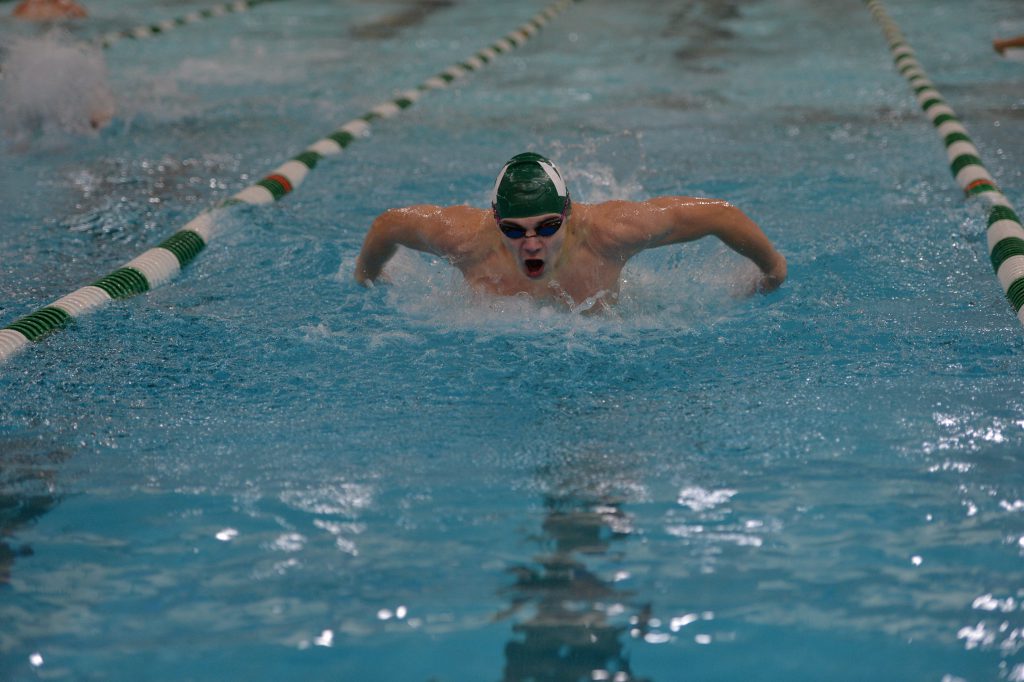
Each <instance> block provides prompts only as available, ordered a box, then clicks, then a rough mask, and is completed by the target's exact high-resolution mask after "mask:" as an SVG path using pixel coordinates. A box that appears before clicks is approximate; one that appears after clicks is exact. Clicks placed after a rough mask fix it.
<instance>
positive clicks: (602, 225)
mask: <svg viewBox="0 0 1024 682" xmlns="http://www.w3.org/2000/svg"><path fill="white" fill-rule="evenodd" d="M647 204H648V202H645V201H627V200H625V199H612V200H610V201H602V202H601V203H599V204H577V205H576V206H575V207H574V208H573V210H574V211H576V210H577V209H581V210H580V219H581V225H582V228H583V234H584V239H585V242H586V243H587V244H588V245H589V246H590V247H591V248H593V249H594V250H595V251H598V252H603V253H608V252H614V253H620V252H622V251H629V250H633V249H634V248H635V247H636V246H637V245H639V244H640V243H641V242H642V241H643V240H644V234H645V231H644V225H645V223H646V220H647V218H648V216H649V213H650V210H651V207H649V206H648V205H647Z"/></svg>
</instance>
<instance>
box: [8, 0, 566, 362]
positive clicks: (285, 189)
mask: <svg viewBox="0 0 1024 682" xmlns="http://www.w3.org/2000/svg"><path fill="white" fill-rule="evenodd" d="M259 1H263V2H268V1H269V0H259ZM575 1H578V0H575ZM573 2H574V0H558V1H557V2H555V3H553V4H551V5H549V6H548V7H547V8H546V9H544V10H542V11H540V12H538V13H537V14H536V15H534V16H533V18H531V19H530V20H529V21H528V22H526V23H525V24H523V25H522V26H520V27H519V28H517V29H516V30H514V31H512V32H511V33H509V34H508V35H506V36H505V37H503V38H501V39H499V40H498V41H497V42H495V43H493V44H492V45H490V46H489V47H486V48H484V49H482V50H480V51H479V52H477V53H476V54H474V55H473V56H471V57H469V58H468V59H466V60H465V61H462V62H459V63H457V64H453V65H452V66H450V67H448V68H447V69H445V70H444V71H442V72H441V73H439V74H437V75H436V76H432V77H430V78H428V79H427V80H425V81H423V82H422V83H421V84H420V85H418V86H417V87H415V88H413V89H410V90H406V91H405V92H401V93H399V94H398V95H397V96H396V97H395V98H394V99H391V100H388V101H385V102H382V103H381V104H378V105H377V106H375V107H373V108H372V109H371V110H370V111H368V112H367V113H365V114H363V115H362V116H360V117H359V118H356V119H353V120H351V121H349V122H348V123H345V124H344V125H342V126H340V127H338V128H337V129H336V130H335V131H333V132H332V133H331V134H329V135H327V136H325V137H323V138H321V139H319V140H317V141H316V142H314V143H313V144H311V145H309V146H308V147H306V149H304V150H303V151H302V152H301V153H300V154H297V155H296V156H294V157H292V158H291V159H289V160H288V161H286V162H285V163H283V164H281V165H280V166H278V167H277V168H275V169H274V170H273V171H271V172H270V173H269V174H268V175H267V176H266V177H264V178H263V179H261V180H260V181H259V182H256V183H255V184H252V185H250V186H248V187H246V188H245V189H243V190H241V191H240V192H238V193H237V194H235V195H234V196H232V197H231V198H229V199H227V200H225V201H222V202H220V203H219V204H217V205H216V206H214V207H212V208H210V209H207V210H205V211H203V212H202V213H200V214H199V215H198V216H196V217H195V218H193V219H192V220H191V221H190V222H188V223H187V224H186V225H185V226H184V227H182V228H181V229H180V230H178V231H177V232H175V233H174V234H172V235H171V236H170V237H169V238H168V239H166V240H165V241H164V242H163V243H161V244H159V245H158V246H156V247H154V248H152V249H150V250H148V251H146V252H145V253H143V254H142V255H140V256H138V257H137V258H135V259H133V260H131V261H129V262H128V263H125V264H124V265H123V266H122V267H120V268H118V269H117V270H115V271H114V272H112V273H110V274H109V275H107V276H106V277H103V278H101V279H99V280H97V281H96V282H94V283H93V284H90V285H88V286H84V287H82V288H81V289H78V290H77V291H74V292H72V293H70V294H68V295H67V296H64V297H62V298H60V299H57V300H56V301H54V302H53V303H51V304H49V305H48V306H44V307H43V308H40V309H39V310H37V311H35V312H33V313H31V314H29V315H26V316H25V317H22V318H20V319H18V320H16V321H15V322H12V323H11V324H9V325H7V326H6V327H4V328H2V329H0V362H4V361H6V360H7V359H8V358H10V357H11V356H12V355H14V354H15V353H17V352H18V351H19V350H20V349H22V348H23V347H24V346H26V345H28V344H29V343H32V342H36V341H39V340H40V339H42V338H45V337H46V336H47V335H48V334H50V333H52V332H55V331H57V330H59V329H63V328H64V327H67V326H68V325H69V324H71V323H72V322H74V320H75V319H76V318H78V317H81V316H82V315H85V314H87V313H89V312H91V311H93V310H95V309H97V308H99V307H101V306H103V305H105V304H107V303H109V302H110V301H111V300H113V299H115V298H128V297H131V296H136V295H138V294H141V293H145V292H146V291H149V290H150V289H155V288H157V287H159V286H162V285H164V284H166V283H167V282H169V281H171V280H172V279H174V277H175V276H177V274H178V273H179V272H180V271H181V269H182V268H183V267H185V266H186V265H187V264H188V263H189V262H191V261H192V260H193V259H195V258H196V256H197V255H199V252H200V251H202V250H203V249H204V248H205V247H206V245H207V244H208V243H209V242H210V240H211V239H212V238H213V237H214V233H215V227H216V223H217V218H218V216H220V215H222V213H223V211H225V210H228V209H229V208H230V207H231V206H233V205H237V204H250V205H263V204H270V203H273V202H275V201H278V200H280V199H281V198H282V197H284V196H286V195H288V194H289V193H291V192H293V191H295V189H296V188H298V187H299V185H301V184H302V181H303V180H305V179H306V176H307V174H308V173H309V171H311V170H313V169H314V168H315V167H316V165H317V164H318V163H319V162H320V161H322V160H323V159H325V158H328V157H332V156H337V155H338V154H340V153H341V152H342V150H344V149H345V148H346V147H348V146H349V145H350V144H352V143H353V142H355V141H356V140H358V139H359V138H362V137H366V136H367V135H368V134H369V132H370V127H371V124H372V122H374V121H377V120H378V119H389V118H391V117H393V116H395V115H396V114H398V113H399V112H401V111H403V110H405V109H407V108H409V107H411V106H412V105H413V104H415V103H416V102H417V101H418V100H419V99H420V98H421V97H423V95H425V94H427V93H429V92H431V91H433V90H441V89H444V88H447V87H448V86H449V85H451V84H452V83H454V82H455V81H457V80H459V79H461V78H464V77H466V76H467V75H469V74H470V73H472V72H473V71H478V70H480V69H482V68H483V67H484V66H486V65H487V64H489V63H491V62H492V61H494V60H495V59H496V58H497V57H498V56H500V55H502V54H505V53H507V52H510V51H511V50H514V49H515V48H517V47H519V46H520V45H522V44H523V43H525V42H526V41H527V40H529V39H530V38H531V37H533V36H534V35H535V34H536V33H537V32H538V31H540V30H541V29H542V28H544V26H545V25H547V23H548V22H549V21H551V20H552V19H554V18H555V17H557V16H558V15H559V14H561V13H562V12H564V11H565V9H566V8H567V7H568V6H569V5H571V4H572V3H573ZM240 4H242V3H233V5H240ZM244 4H247V5H249V6H251V5H253V4H255V3H254V0H248V2H246V3H244Z"/></svg>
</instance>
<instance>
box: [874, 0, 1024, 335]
mask: <svg viewBox="0 0 1024 682" xmlns="http://www.w3.org/2000/svg"><path fill="white" fill-rule="evenodd" d="M867 5H868V9H870V10H871V14H872V16H874V18H875V21H877V22H878V24H879V25H880V26H881V27H882V31H883V32H884V33H885V37H886V40H888V41H889V49H890V50H891V51H892V55H893V61H894V62H895V63H896V68H897V69H898V70H899V72H900V73H901V74H903V77H904V78H906V79H907V81H908V82H909V83H910V87H911V88H912V89H913V91H914V95H915V96H916V97H917V101H918V103H919V104H920V105H921V109H922V110H924V113H925V115H926V116H927V117H928V119H929V120H930V121H931V122H932V125H934V126H935V129H936V130H937V131H938V133H939V136H940V137H941V138H942V141H943V143H944V144H945V146H946V156H947V158H948V159H949V167H950V171H951V172H952V174H953V178H954V179H955V180H956V183H957V184H958V185H959V186H960V188H961V189H963V191H964V194H965V195H966V196H967V197H969V198H976V199H978V200H980V201H982V202H983V203H984V204H985V206H986V207H987V209H988V229H987V232H986V234H987V236H988V254H989V258H990V259H991V261H992V268H993V269H994V270H995V272H996V277H998V278H999V283H1000V284H1001V285H1002V287H1003V291H1004V292H1005V293H1006V298H1007V300H1009V301H1010V305H1012V306H1013V310H1014V312H1016V313H1017V319H1019V320H1020V321H1021V323H1022V324H1024V227H1022V226H1021V222H1020V217H1019V216H1018V215H1017V213H1016V211H1015V210H1014V208H1013V205H1012V204H1011V203H1010V200H1009V199H1007V198H1006V195H1004V194H1003V193H1002V191H1001V190H1000V189H999V187H998V185H996V181H995V180H994V179H993V178H992V174H991V173H989V171H988V169H987V168H985V166H984V164H983V163H982V161H981V154H980V153H979V152H978V148H977V147H975V146H974V142H973V141H972V140H971V138H970V137H969V136H968V134H967V129H966V128H965V127H964V125H963V123H962V122H961V121H960V119H959V118H957V115H956V112H954V111H953V109H952V107H950V106H949V104H948V103H947V102H946V100H945V99H944V98H943V97H942V95H941V94H940V93H939V91H938V90H937V89H936V88H935V85H934V84H933V83H932V82H931V81H930V80H929V79H928V76H927V74H926V73H925V72H924V69H923V68H922V67H921V64H920V62H918V61H917V58H916V57H915V56H914V51H913V49H911V47H910V45H908V44H907V41H906V39H905V38H904V37H903V33H902V32H901V31H900V29H899V26H897V25H896V22H894V21H893V20H892V19H891V18H890V17H889V15H888V14H887V13H886V11H885V8H884V7H883V6H882V2H881V0H867Z"/></svg>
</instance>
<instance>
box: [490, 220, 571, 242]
mask: <svg viewBox="0 0 1024 682" xmlns="http://www.w3.org/2000/svg"><path fill="white" fill-rule="evenodd" d="M562 222H563V221H562V218H561V216H559V217H558V218H549V219H547V220H545V221H544V222H542V223H541V224H540V225H538V226H537V227H535V228H533V231H534V232H535V233H536V235H537V236H538V237H550V236H551V235H553V234H554V233H556V232H558V231H559V230H560V229H562ZM498 229H499V230H501V232H502V234H504V235H505V236H506V237H508V238H509V239H522V238H523V237H525V236H526V232H527V228H525V227H522V226H520V225H510V224H508V223H501V222H499V223H498Z"/></svg>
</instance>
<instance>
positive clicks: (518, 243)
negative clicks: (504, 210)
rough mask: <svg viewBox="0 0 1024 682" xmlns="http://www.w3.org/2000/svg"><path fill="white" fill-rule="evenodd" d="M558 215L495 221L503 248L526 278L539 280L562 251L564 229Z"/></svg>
mask: <svg viewBox="0 0 1024 682" xmlns="http://www.w3.org/2000/svg"><path fill="white" fill-rule="evenodd" d="M564 220H565V219H564V217H563V216H562V215H561V214H560V213H545V214H543V215H538V216H533V217H530V218H502V219H501V220H499V221H498V228H499V229H500V230H501V232H502V234H503V235H504V238H503V239H502V241H504V242H505V247H506V248H507V249H508V250H509V253H511V254H512V256H513V257H514V258H515V259H516V264H517V265H518V266H519V271H520V272H522V273H523V274H524V275H526V276H527V277H529V278H530V279H535V280H541V279H544V278H545V277H546V276H547V275H549V274H550V271H551V266H552V265H553V264H554V262H555V259H556V258H557V257H558V254H559V252H560V251H561V250H562V244H563V243H564V242H565V232H566V231H565V230H564V229H562V223H563V222H564Z"/></svg>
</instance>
